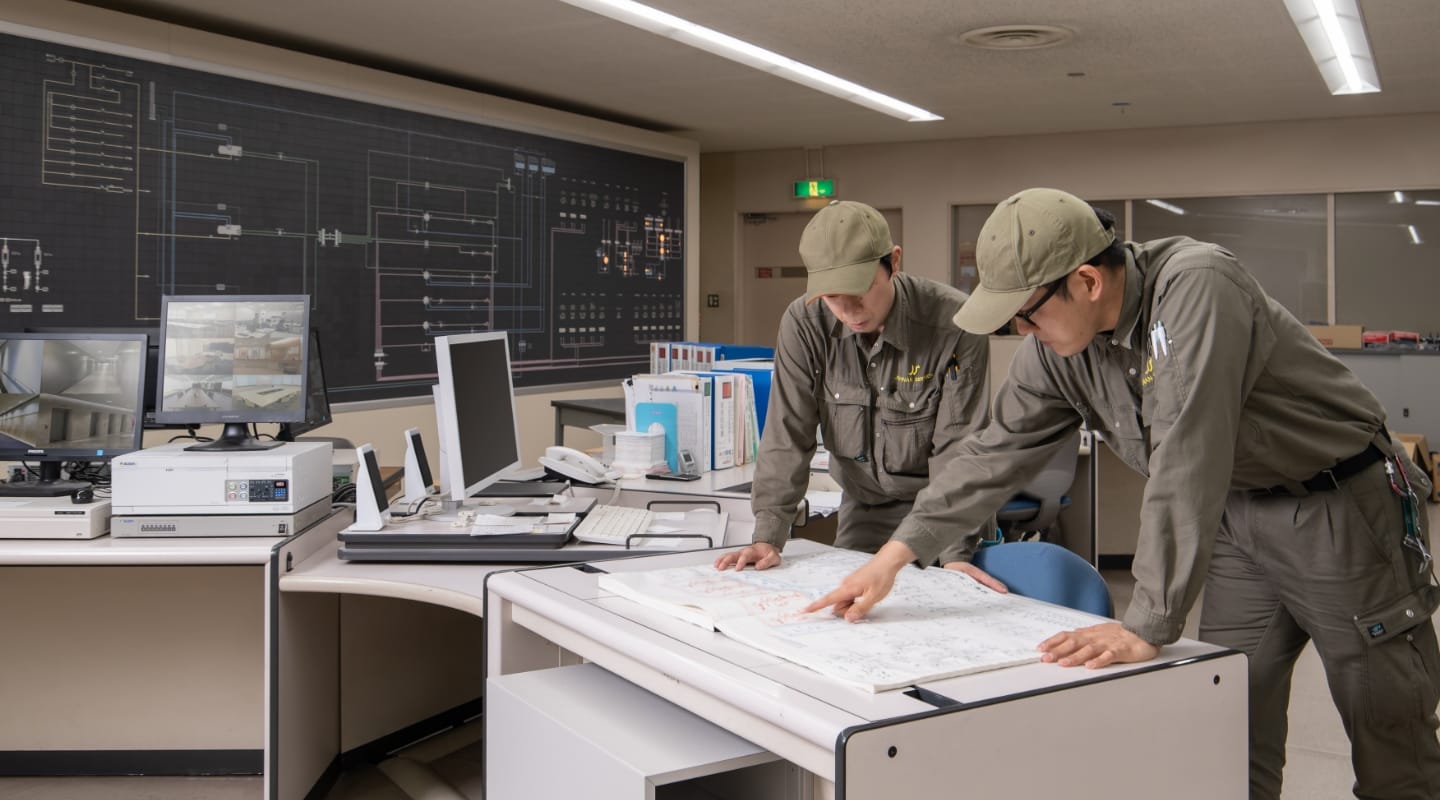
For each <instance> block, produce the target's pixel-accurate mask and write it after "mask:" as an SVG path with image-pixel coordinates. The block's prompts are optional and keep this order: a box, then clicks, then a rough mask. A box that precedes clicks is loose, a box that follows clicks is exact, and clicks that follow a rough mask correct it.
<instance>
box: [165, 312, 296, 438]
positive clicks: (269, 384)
mask: <svg viewBox="0 0 1440 800" xmlns="http://www.w3.org/2000/svg"><path fill="white" fill-rule="evenodd" d="M309 315H310V298H309V297H307V296H305V295H247V296H231V295H208V296H166V297H164V298H162V302H161V310H160V380H159V389H158V391H157V395H158V399H157V407H156V410H155V420H156V422H159V423H181V424H200V425H204V424H221V425H224V433H222V434H221V435H220V437H219V438H218V439H216V440H215V441H214V442H213V443H210V444H204V445H195V446H192V447H189V448H186V449H187V450H268V449H270V448H272V447H278V446H279V445H280V444H282V443H281V442H279V441H258V440H256V439H254V438H252V437H251V436H250V432H249V426H250V425H251V424H253V423H257V422H290V423H296V422H304V421H305V409H306V402H305V397H306V394H305V393H306V389H307V386H306V384H307V363H306V354H307V352H308V346H309V338H310V337H309V334H310V324H309V322H310V320H309Z"/></svg>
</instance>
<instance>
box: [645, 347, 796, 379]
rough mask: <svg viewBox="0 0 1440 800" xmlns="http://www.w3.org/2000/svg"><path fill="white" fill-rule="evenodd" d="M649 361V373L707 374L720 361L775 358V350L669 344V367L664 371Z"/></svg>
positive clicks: (768, 348) (653, 360) (653, 361)
mask: <svg viewBox="0 0 1440 800" xmlns="http://www.w3.org/2000/svg"><path fill="white" fill-rule="evenodd" d="M653 352H654V350H653V348H652V358H651V359H650V371H651V372H663V371H666V370H677V369H679V370H699V371H702V372H708V371H709V370H711V369H714V368H715V365H716V364H718V363H719V362H721V361H734V360H736V359H742V358H760V359H766V360H770V359H773V358H775V348H773V347H765V346H762V345H755V344H722V343H720V342H670V343H669V357H670V358H669V365H668V367H666V368H665V369H660V368H658V366H657V363H658V360H657V359H656V358H654V357H653Z"/></svg>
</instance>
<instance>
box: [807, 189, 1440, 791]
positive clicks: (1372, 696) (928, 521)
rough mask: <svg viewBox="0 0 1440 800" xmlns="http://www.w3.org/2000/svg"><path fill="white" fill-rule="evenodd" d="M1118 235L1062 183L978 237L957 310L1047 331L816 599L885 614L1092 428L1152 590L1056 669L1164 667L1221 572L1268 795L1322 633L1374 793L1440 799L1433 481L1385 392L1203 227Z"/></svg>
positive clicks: (1055, 656)
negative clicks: (959, 538)
mask: <svg viewBox="0 0 1440 800" xmlns="http://www.w3.org/2000/svg"><path fill="white" fill-rule="evenodd" d="M1113 227H1114V220H1113V219H1112V218H1110V216H1109V214H1108V213H1106V212H1103V211H1097V210H1094V209H1092V208H1091V207H1090V206H1089V205H1087V204H1086V203H1085V202H1084V201H1082V200H1080V199H1079V198H1077V197H1075V196H1073V195H1070V194H1066V193H1064V192H1060V191H1056V190H1053V189H1030V190H1026V191H1024V192H1021V193H1019V194H1017V195H1015V196H1014V197H1011V198H1009V199H1008V200H1006V201H1005V202H1003V203H1001V204H1000V205H999V207H997V208H996V209H995V212H994V213H993V214H992V215H991V216H990V219H989V220H988V221H987V222H986V223H985V226H984V228H983V229H982V230H981V233H980V241H979V242H978V243H977V252H976V260H977V265H978V267H979V271H980V284H981V288H980V289H978V290H977V291H976V292H975V294H974V296H973V297H971V298H970V300H969V302H967V303H966V304H965V305H964V307H963V308H962V309H961V310H960V312H959V313H957V314H956V316H955V323H956V324H957V325H959V326H960V327H962V328H965V329H966V330H969V331H974V332H980V331H988V330H993V329H995V328H998V327H1000V326H1001V325H1003V324H1004V323H1006V322H1007V321H1009V320H1011V319H1014V320H1015V321H1016V323H1017V325H1018V327H1019V329H1020V331H1021V332H1023V333H1029V334H1031V338H1030V339H1029V340H1028V341H1027V342H1026V344H1025V345H1023V346H1022V347H1021V349H1020V351H1019V353H1018V354H1017V355H1016V357H1015V360H1014V362H1013V364H1012V366H1011V370H1010V376H1009V379H1008V380H1007V382H1006V383H1005V385H1004V386H1002V387H1001V389H1000V391H999V394H998V395H997V397H996V400H995V408H994V420H993V421H992V423H991V424H990V425H989V426H988V427H987V428H986V429H985V430H983V431H981V432H979V433H978V434H976V435H974V436H971V437H969V438H967V439H966V440H965V441H964V442H962V443H961V444H960V447H959V450H960V453H959V454H958V455H957V456H956V457H955V458H954V459H953V460H952V461H950V463H949V464H948V465H947V466H946V468H945V471H944V472H943V473H942V474H939V475H937V476H936V480H935V482H934V483H933V484H932V485H931V486H930V487H929V488H928V489H926V490H925V491H923V492H921V493H920V495H919V496H918V497H917V498H916V500H915V507H914V510H913V511H912V512H911V514H910V515H909V516H908V517H906V519H905V520H904V521H903V522H902V523H901V524H900V526H899V528H898V529H897V530H896V531H895V535H894V536H893V537H892V539H891V541H890V542H889V543H888V544H886V545H885V546H884V547H883V548H882V549H881V550H880V551H879V553H878V554H877V555H876V556H875V558H873V559H872V560H871V561H870V562H869V563H868V564H867V565H866V566H864V567H862V568H861V569H859V570H857V571H856V572H855V573H854V574H852V575H850V576H849V577H847V578H846V579H845V581H844V582H843V583H842V584H841V587H840V588H839V589H837V590H836V591H834V592H831V593H830V594H829V595H826V596H825V597H824V598H821V600H819V601H817V602H816V603H815V604H814V605H813V606H812V608H813V609H818V608H823V607H825V606H830V605H833V606H834V610H835V612H836V613H843V614H845V616H846V617H847V618H849V619H858V618H859V617H861V616H863V615H864V614H865V613H866V612H867V611H868V610H869V609H870V608H871V607H873V606H874V604H875V603H876V602H879V601H880V599H881V598H883V597H884V596H885V594H886V593H887V592H888V591H889V589H890V586H891V584H892V582H893V580H894V577H895V575H896V574H897V573H898V572H899V570H900V568H901V567H902V566H903V565H904V564H907V563H909V562H911V561H918V562H919V563H920V564H922V565H923V564H926V563H928V561H929V559H931V558H933V555H934V554H935V553H937V552H939V551H940V550H941V549H942V548H945V547H949V546H951V540H952V539H953V537H954V536H955V535H958V534H959V533H960V532H963V531H965V530H968V529H970V528H972V527H973V526H974V524H975V523H976V522H977V521H978V520H981V519H983V518H985V517H986V516H987V515H988V514H990V513H992V512H993V511H994V509H995V508H997V507H998V506H999V505H1001V504H1002V503H1003V502H1004V501H1005V499H1006V498H1008V497H1009V496H1010V494H1011V493H1012V492H1013V491H1014V489H1015V487H1016V486H1018V485H1020V482H1021V481H1022V480H1024V479H1025V477H1026V476H1027V475H1029V474H1030V473H1032V472H1034V471H1035V470H1036V469H1038V468H1039V467H1040V465H1042V464H1043V463H1044V462H1045V461H1046V460H1047V459H1048V458H1049V457H1050V453H1052V452H1053V451H1054V449H1055V448H1056V447H1058V446H1059V445H1060V443H1061V442H1062V441H1065V439H1066V436H1067V435H1068V434H1070V433H1072V432H1073V431H1074V430H1075V428H1076V427H1077V426H1078V425H1080V424H1081V423H1082V422H1083V423H1085V424H1086V425H1088V426H1089V428H1090V429H1091V430H1092V431H1095V432H1096V433H1098V434H1100V435H1101V436H1102V437H1103V439H1104V441H1105V442H1106V444H1108V445H1109V446H1110V448H1111V449H1112V450H1113V451H1114V452H1115V454H1116V455H1117V456H1119V457H1120V459H1121V460H1123V461H1125V462H1126V463H1127V464H1129V465H1130V466H1131V467H1132V468H1134V469H1135V470H1136V471H1138V472H1140V473H1142V474H1145V475H1148V476H1149V481H1148V483H1147V485H1146V488H1145V494H1144V499H1143V503H1142V505H1141V511H1140V520H1139V523H1140V538H1139V542H1138V544H1137V547H1136V551H1135V561H1134V574H1135V594H1134V598H1133V599H1132V601H1131V603H1130V607H1129V609H1128V610H1127V611H1126V614H1125V618H1124V620H1123V622H1114V623H1107V624H1102V625H1096V626H1093V627H1089V628H1082V629H1080V630H1076V631H1069V632H1064V633H1060V634H1057V635H1056V636H1054V637H1052V638H1050V639H1048V640H1046V641H1045V642H1043V643H1039V645H1040V648H1039V649H1040V650H1041V652H1042V659H1043V660H1044V661H1047V662H1055V663H1058V664H1061V665H1064V666H1075V665H1079V664H1085V665H1086V666H1088V667H1092V668H1093V667H1102V666H1105V665H1107V664H1111V663H1119V662H1134V661H1143V660H1146V659H1149V658H1152V657H1154V656H1155V655H1156V654H1157V653H1158V652H1159V649H1160V647H1161V646H1163V645H1165V644H1168V643H1170V642H1173V641H1175V640H1176V639H1177V638H1179V636H1180V631H1181V628H1182V626H1183V625H1184V624H1185V617H1186V614H1187V612H1188V611H1189V610H1190V607H1191V605H1192V604H1193V603H1194V602H1195V599H1196V597H1197V595H1198V594H1199V593H1200V589H1201V587H1202V584H1203V586H1204V588H1205V600H1204V604H1203V609H1202V612H1201V619H1200V638H1201V639H1204V640H1206V641H1209V642H1213V643H1216V644H1221V645H1225V646H1228V647H1233V648H1235V649H1237V650H1240V651H1243V652H1244V653H1245V654H1246V655H1247V656H1248V657H1249V665H1250V666H1249V672H1250V796H1251V797H1252V798H1278V797H1279V796H1280V785H1281V776H1282V773H1283V768H1284V764H1285V738H1286V733H1287V721H1286V708H1287V706H1288V704H1289V696H1290V676H1291V671H1292V669H1293V667H1294V663H1295V659H1296V657H1297V656H1298V655H1299V654H1300V650H1301V649H1302V648H1303V647H1304V645H1305V644H1306V642H1307V641H1313V642H1314V644H1315V648H1316V651H1317V652H1318V653H1319V655H1320V659H1321V661H1322V663H1323V664H1324V667H1325V672H1326V678H1327V681H1328V683H1329V685H1330V691H1331V695H1332V696H1333V698H1334V700H1335V703H1336V706H1337V708H1338V710H1339V712H1340V716H1341V718H1342V720H1343V721H1344V725H1345V730H1346V731H1347V733H1348V734H1349V736H1350V740H1351V760H1352V763H1353V765H1354V768H1355V776H1356V782H1355V787H1354V789H1355V795H1356V796H1357V797H1363V798H1389V799H1397V800H1398V799H1399V798H1415V800H1419V799H1420V798H1437V797H1440V742H1437V740H1436V735H1435V731H1436V727H1437V719H1436V716H1435V710H1436V703H1437V701H1440V656H1437V649H1436V640H1435V630H1434V627H1433V625H1432V624H1431V620H1430V615H1431V613H1432V612H1433V611H1434V608H1435V606H1436V591H1435V587H1434V586H1433V578H1432V574H1431V565H1430V557H1429V553H1428V551H1427V550H1426V547H1427V545H1428V542H1429V538H1428V531H1427V530H1426V527H1427V526H1426V515H1425V510H1424V509H1423V508H1420V507H1419V506H1418V501H1417V500H1416V498H1415V494H1416V493H1418V494H1419V496H1422V497H1423V496H1424V495H1425V493H1426V492H1427V491H1429V480H1428V479H1427V477H1426V476H1425V474H1424V473H1423V472H1421V471H1420V470H1419V469H1417V468H1416V467H1415V466H1414V465H1413V464H1412V463H1410V461H1409V459H1408V458H1406V457H1405V456H1404V455H1403V453H1401V452H1400V451H1398V449H1397V448H1395V447H1394V446H1393V445H1392V444H1391V442H1390V438H1389V435H1388V433H1387V432H1386V430H1385V428H1384V422H1385V412H1384V409H1383V408H1382V407H1381V405H1380V403H1379V402H1378V401H1377V400H1376V399H1375V397H1374V395H1372V394H1371V393H1370V391H1369V390H1368V389H1366V388H1365V387H1364V386H1363V385H1362V384H1361V383H1360V381H1359V380H1358V379H1357V378H1356V377H1355V376H1354V375H1353V374H1352V373H1351V372H1350V371H1349V370H1348V369H1346V368H1345V367H1344V365H1342V364H1341V363H1340V362H1339V361H1338V360H1337V359H1335V358H1334V357H1333V356H1332V355H1331V354H1330V353H1329V352H1328V351H1326V350H1325V348H1324V347H1322V346H1321V345H1320V343H1319V342H1318V341H1316V340H1315V338H1314V337H1313V336H1311V335H1310V333H1309V332H1308V331H1307V330H1306V329H1305V328H1304V327H1303V326H1302V325H1301V324H1300V323H1299V322H1297V321H1296V320H1295V318H1294V317H1293V316H1291V314H1290V313H1289V312H1288V311H1286V310H1285V309H1284V308H1283V307H1281V306H1280V305H1279V304H1278V303H1276V302H1275V301H1274V300H1272V299H1271V298H1270V297H1269V296H1267V295H1266V294H1265V292H1264V290H1262V289H1261V288H1260V285H1259V284H1258V283H1257V282H1256V281H1255V279H1254V278H1253V277H1252V276H1251V275H1250V274H1249V273H1248V272H1246V271H1245V269H1244V268H1243V267H1241V265H1240V263H1239V261H1237V260H1236V258H1235V256H1234V255H1232V254H1231V253H1229V252H1228V251H1226V250H1225V249H1224V248H1222V247H1219V246H1218V245H1214V244H1207V243H1203V242H1197V241H1195V240H1193V239H1188V238H1185V237H1174V238H1169V239H1160V240H1157V241H1152V242H1145V243H1135V242H1120V241H1117V240H1116V239H1115V234H1114V231H1113ZM1412 487H1413V488H1412ZM1176 724H1184V720H1176Z"/></svg>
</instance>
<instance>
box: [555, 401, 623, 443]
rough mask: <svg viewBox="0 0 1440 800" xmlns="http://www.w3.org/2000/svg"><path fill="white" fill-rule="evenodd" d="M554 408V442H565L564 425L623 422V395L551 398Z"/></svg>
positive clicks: (576, 425)
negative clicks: (566, 398)
mask: <svg viewBox="0 0 1440 800" xmlns="http://www.w3.org/2000/svg"><path fill="white" fill-rule="evenodd" d="M550 405H551V406H552V407H553V408H554V409H555V444H557V445H563V444H565V426H567V425H569V426H571V427H575V428H588V427H590V426H591V425H603V424H605V423H607V422H609V423H615V424H617V425H624V424H625V399H624V398H623V397H587V398H577V399H573V400H551V401H550Z"/></svg>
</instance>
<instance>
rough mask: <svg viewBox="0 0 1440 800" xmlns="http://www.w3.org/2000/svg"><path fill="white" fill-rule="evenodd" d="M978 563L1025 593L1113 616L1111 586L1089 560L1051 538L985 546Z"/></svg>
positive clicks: (1016, 592)
mask: <svg viewBox="0 0 1440 800" xmlns="http://www.w3.org/2000/svg"><path fill="white" fill-rule="evenodd" d="M974 563H975V566H977V567H979V568H980V569H983V570H985V571H986V572H988V573H990V574H991V575H994V576H995V577H996V578H998V579H999V580H1000V582H1001V583H1004V584H1005V585H1006V586H1007V587H1009V589H1010V591H1012V592H1014V593H1015V594H1018V595H1021V596H1023V597H1033V598H1035V599H1036V600H1044V601H1045V602H1047V603H1054V604H1056V605H1060V606H1066V607H1067V608H1073V609H1077V610H1079V611H1088V612H1089V613H1091V614H1099V615H1100V616H1102V617H1108V616H1111V615H1112V613H1113V611H1114V607H1113V606H1112V605H1111V603H1110V589H1109V587H1108V586H1106V585H1105V578H1104V577H1102V576H1101V575H1100V573H1099V572H1097V571H1096V570H1095V568H1094V567H1092V566H1090V562H1088V561H1086V560H1085V559H1083V558H1081V557H1080V556H1078V555H1075V554H1074V553H1072V552H1070V551H1069V550H1066V549H1065V548H1063V547H1061V546H1060V545H1058V544H1050V543H1049V542H1007V543H1005V544H997V545H993V546H991V547H982V548H980V549H979V550H978V551H977V552H976V553H975V562H974Z"/></svg>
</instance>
